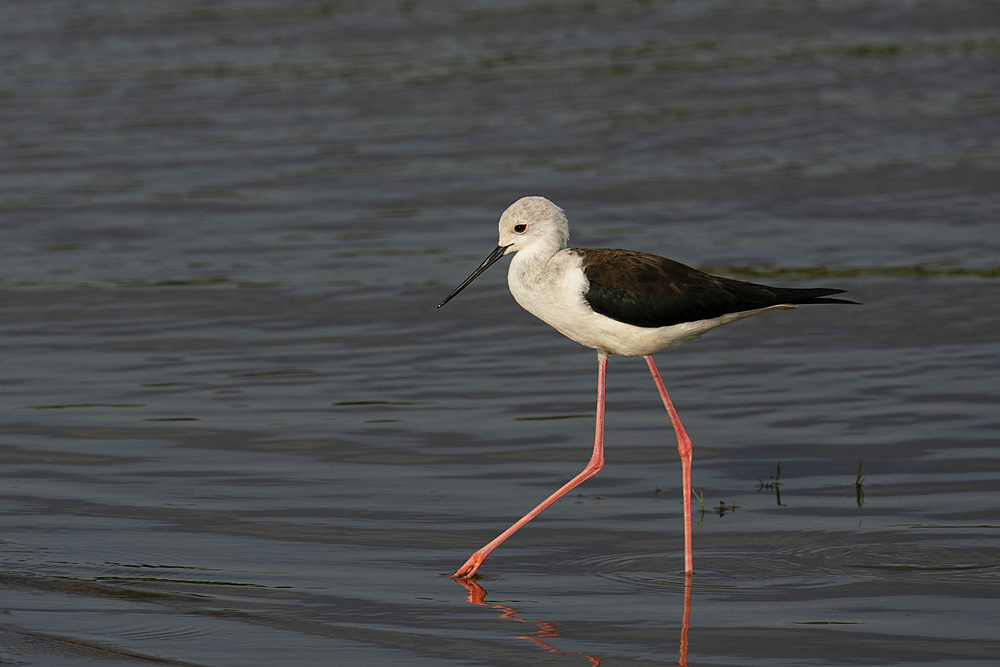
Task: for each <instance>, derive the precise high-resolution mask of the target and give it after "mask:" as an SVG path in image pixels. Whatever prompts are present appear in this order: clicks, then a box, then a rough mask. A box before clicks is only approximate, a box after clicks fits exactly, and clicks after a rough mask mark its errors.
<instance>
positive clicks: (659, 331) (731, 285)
mask: <svg viewBox="0 0 1000 667" xmlns="http://www.w3.org/2000/svg"><path fill="white" fill-rule="evenodd" d="M568 241H569V222H568V221H567V220H566V216H565V215H564V214H563V211H562V209H560V208H559V207H558V206H556V205H555V204H553V203H552V202H550V201H549V200H548V199H545V198H544V197H524V198H522V199H519V200H517V201H516V202H514V203H513V204H512V205H511V206H510V207H509V208H508V209H507V210H506V211H504V213H503V215H502V216H500V241H499V244H498V245H497V247H496V250H494V251H493V252H492V253H490V255H489V257H487V258H486V260H485V261H483V263H482V264H480V265H479V268H477V269H476V270H475V271H473V272H472V275H470V276H469V277H468V278H466V279H465V281H464V282H463V283H462V284H461V285H459V286H458V287H456V288H455V290H454V291H453V292H452V293H451V294H449V295H448V297H447V298H446V299H445V300H444V301H442V302H441V303H440V304H439V305H438V308H440V307H441V306H443V305H444V304H446V303H448V301H450V300H451V298H452V297H454V296H455V295H456V294H458V293H459V292H461V291H462V290H463V289H465V288H466V287H467V286H468V285H469V283H471V282H472V281H473V280H475V279H476V277H477V276H478V275H479V274H481V273H482V272H483V271H485V270H486V269H488V268H489V267H490V266H491V265H492V264H493V263H494V262H496V261H497V260H498V259H500V258H501V257H503V256H504V255H508V254H511V253H517V254H516V255H515V256H514V258H513V259H512V260H511V262H510V268H509V269H508V270H507V284H508V286H509V287H510V292H511V294H513V295H514V299H515V300H517V302H518V303H519V304H521V306H522V307H523V308H524V309H525V310H527V311H528V312H529V313H531V314H532V315H534V316H535V317H537V318H539V319H540V320H542V321H543V322H546V323H548V324H550V325H551V326H553V327H555V329H556V330H557V331H559V332H560V333H562V334H564V335H565V336H567V337H569V338H571V339H573V340H575V341H576V342H578V343H580V344H581V345H585V346H587V347H590V348H593V349H595V350H597V360H598V373H597V427H596V434H595V437H594V453H593V455H592V456H591V457H590V462H589V463H588V464H587V467H585V468H584V469H583V471H582V472H580V474H578V475H577V476H576V477H574V478H573V479H571V480H570V481H569V482H567V483H566V484H564V485H563V486H562V487H561V488H560V489H559V490H558V491H556V492H555V493H553V494H552V495H551V496H549V497H548V498H546V499H545V500H543V501H542V502H541V504H539V505H538V506H537V507H535V508H534V509H533V510H531V511H530V512H528V513H527V514H525V515H524V516H523V517H522V518H521V519H520V520H518V521H517V522H516V523H514V524H513V525H512V526H511V527H510V528H508V529H507V530H505V531H504V532H502V533H500V535H498V536H497V537H496V538H495V539H494V540H493V541H492V542H489V543H488V544H486V545H485V546H483V547H482V548H481V549H479V550H478V551H476V552H475V553H473V554H472V556H470V557H469V560H467V561H466V562H465V564H464V565H462V567H460V568H458V570H457V571H456V572H455V574H453V575H452V576H453V577H458V578H465V577H471V576H472V575H474V574H475V573H476V570H478V569H479V567H480V566H481V565H482V564H483V561H485V560H486V557H487V556H489V555H490V553H491V552H492V551H493V550H494V549H496V548H497V547H498V546H500V544H501V543H502V542H503V541H504V540H506V539H507V538H508V537H510V536H511V535H513V534H514V533H515V532H516V531H517V530H518V529H519V528H521V527H522V526H523V525H524V524H526V523H528V522H529V521H531V520H532V519H533V518H535V517H536V516H537V515H538V514H540V513H541V512H542V510H544V509H545V508H546V507H548V506H549V505H551V504H552V503H554V502H555V501H557V500H558V499H559V498H561V497H563V496H564V495H566V493H568V492H569V491H570V490H571V489H573V488H575V487H576V486H577V485H579V484H581V483H582V482H584V481H585V480H587V479H590V478H591V477H593V476H594V475H595V474H597V472H598V471H599V470H600V469H601V468H602V467H603V466H604V386H605V378H606V376H607V364H608V356H610V355H612V354H617V355H621V356H623V357H637V356H642V357H645V359H646V364H647V365H648V366H649V370H650V372H651V373H652V374H653V381H654V382H655V383H656V389H657V390H658V391H659V393H660V398H661V399H662V401H663V405H664V407H666V409H667V414H669V415H670V422H671V423H672V424H673V427H674V431H675V433H676V434H677V450H678V452H679V453H680V457H681V467H682V474H683V487H684V491H683V493H684V571H685V573H687V574H690V573H692V572H693V571H694V566H693V556H692V550H691V439H690V438H688V435H687V433H686V432H685V431H684V427H683V425H681V420H680V418H679V417H678V416H677V411H676V410H675V409H674V406H673V403H672V402H671V401H670V397H669V396H668V395H667V390H666V388H664V386H663V381H662V380H661V379H660V373H659V371H658V370H657V369H656V363H655V362H654V361H653V356H652V355H653V353H655V352H659V351H660V350H665V349H667V348H668V347H673V346H674V345H677V344H678V343H680V342H682V341H685V340H688V339H691V338H697V337H698V336H701V335H702V334H703V333H705V332H706V331H708V330H709V329H714V328H715V327H719V326H722V325H723V324H729V323H730V322H735V321H736V320H740V319H743V318H744V317H750V316H751V315H757V314H758V313H763V312H765V311H768V310H781V309H789V308H795V307H796V305H797V304H810V303H852V304H853V303H856V302H855V301H848V300H846V299H834V298H830V296H831V295H833V294H841V293H842V292H844V291H845V290H841V289H826V288H805V289H802V288H788V287H769V286H767V285H758V284H755V283H748V282H744V281H741V280H733V279H731V278H721V277H718V276H712V275H709V274H707V273H703V272H701V271H698V270H697V269H693V268H691V267H689V266H685V265H684V264H680V263H679V262H675V261H673V260H669V259H665V258H663V257H658V256H656V255H649V254H646V253H641V252H634V251H631V250H612V249H585V248H567V247H566V244H567V243H568Z"/></svg>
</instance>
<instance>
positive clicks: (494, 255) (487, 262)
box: [438, 245, 510, 308]
mask: <svg viewBox="0 0 1000 667" xmlns="http://www.w3.org/2000/svg"><path fill="white" fill-rule="evenodd" d="M509 247H510V246H509V245H498V246H497V248H496V250H494V251H493V252H491V253H490V256H489V257H487V258H486V259H484V260H483V263H482V264H480V265H479V268H478V269H476V270H475V271H473V272H472V275H471V276H469V277H468V278H466V279H465V281H464V282H463V283H462V284H461V285H459V286H458V287H456V288H455V291H454V292H452V293H451V294H449V295H448V296H447V298H445V300H444V301H442V302H441V303H439V304H438V308H440V307H441V306H443V305H444V304H446V303H448V302H449V301H451V298H452V297H453V296H455V295H456V294H458V293H459V292H461V291H462V290H464V289H465V288H466V287H468V286H469V283H471V282H472V281H473V280H475V279H476V278H478V277H479V274H480V273H482V272H483V271H485V270H486V269H488V268H490V267H491V266H493V264H494V263H495V262H496V261H497V260H498V259H500V258H501V257H503V254H504V252H506V251H507V248H509Z"/></svg>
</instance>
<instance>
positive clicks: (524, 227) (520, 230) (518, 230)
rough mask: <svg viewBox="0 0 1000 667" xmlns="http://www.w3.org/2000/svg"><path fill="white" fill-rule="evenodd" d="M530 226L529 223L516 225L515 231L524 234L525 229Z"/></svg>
mask: <svg viewBox="0 0 1000 667" xmlns="http://www.w3.org/2000/svg"><path fill="white" fill-rule="evenodd" d="M527 228H528V225H514V231H515V232H517V233H518V234H523V233H524V230H526V229H527Z"/></svg>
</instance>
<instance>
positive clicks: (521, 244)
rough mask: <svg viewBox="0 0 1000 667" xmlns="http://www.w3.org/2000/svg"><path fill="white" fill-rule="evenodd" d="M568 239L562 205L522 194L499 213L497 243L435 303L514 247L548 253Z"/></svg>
mask: <svg viewBox="0 0 1000 667" xmlns="http://www.w3.org/2000/svg"><path fill="white" fill-rule="evenodd" d="M567 243H569V222H568V221H567V220H566V216H565V215H564V214H563V212H562V209H561V208H559V207H558V206H556V205H555V204H553V203H552V202H550V201H549V200H548V199H546V198H545V197H522V198H521V199H518V200H517V201H516V202H514V203H513V204H511V205H510V207H508V208H507V210H506V211H504V212H503V215H501V216H500V243H499V244H497V247H496V250H494V251H493V252H492V253H490V256H489V257H487V258H486V259H485V260H484V261H483V263H482V264H480V265H479V268H478V269H476V270H475V271H473V272H472V275H471V276H469V277H468V278H466V279H465V282H463V283H462V284H461V285H459V286H458V287H456V288H455V290H454V291H453V292H452V293H451V294H449V295H448V297H447V298H446V299H445V300H444V301H442V302H441V303H440V304H438V308H440V307H441V306H443V305H444V304H446V303H448V302H449V301H450V300H451V298H452V297H453V296H455V295H456V294H458V293H459V292H461V291H462V290H464V289H465V288H466V287H467V286H468V284H469V283H471V282H472V281H473V280H475V279H476V276H478V275H479V274H480V273H482V272H483V271H485V270H486V269H488V268H490V266H492V265H493V263H494V262H496V261H497V260H498V259H500V258H501V257H503V256H504V255H506V254H508V253H512V252H517V251H518V250H527V249H529V248H530V249H531V250H532V254H534V253H547V254H548V256H549V257H551V256H552V255H554V254H556V253H557V252H559V251H560V250H562V249H563V248H565V247H566V244H567Z"/></svg>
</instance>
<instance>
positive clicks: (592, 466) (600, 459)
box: [451, 352, 608, 579]
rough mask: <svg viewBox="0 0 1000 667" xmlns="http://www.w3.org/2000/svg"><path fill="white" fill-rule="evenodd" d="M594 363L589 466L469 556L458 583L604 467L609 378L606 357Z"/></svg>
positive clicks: (603, 355) (600, 354)
mask: <svg viewBox="0 0 1000 667" xmlns="http://www.w3.org/2000/svg"><path fill="white" fill-rule="evenodd" d="M597 362H598V366H597V427H596V429H595V435H594V453H593V455H591V457H590V463H588V464H587V467H586V468H584V469H583V471H582V472H581V473H580V474H579V475H577V476H576V477H574V478H573V479H571V480H570V481H568V482H566V484H564V485H563V486H562V488H560V489H559V490H558V491H556V492H555V493H553V494H552V495H551V496H549V497H548V498H546V499H545V500H543V501H542V502H541V503H540V504H539V505H538V507H536V508H535V509H533V510H531V511H530V512H528V513H527V514H525V515H524V516H523V517H521V519H519V520H518V521H517V523H515V524H514V525H513V526H511V527H510V528H508V529H507V530H505V531H503V532H502V533H500V534H499V535H497V536H496V539H494V540H493V541H492V542H490V543H489V544H487V545H486V546H484V547H483V548H482V549H480V550H479V551H477V552H475V553H474V554H472V556H470V557H469V560H467V561H465V564H464V565H463V566H462V567H460V568H458V571H456V572H455V574H453V575H451V576H453V577H456V578H458V579H465V578H467V577H471V576H472V575H474V574H475V573H476V570H478V569H479V566H480V565H482V564H483V561H485V560H486V557H487V556H489V555H490V553H492V551H493V550H494V549H496V548H497V547H498V546H500V545H501V544H502V543H503V541H504V540H506V539H507V538H508V537H510V536H511V535H513V534H514V533H516V532H517V531H518V529H520V528H521V526H523V525H524V524H526V523H528V522H529V521H531V520H532V519H534V518H535V517H536V516H538V515H539V514H541V513H542V510H544V509H545V508H546V507H548V506H549V505H551V504H552V503H554V502H555V501H557V500H559V499H560V498H562V497H563V496H565V495H566V494H567V493H569V492H570V491H571V490H572V489H574V488H576V487H577V486H579V485H580V484H582V483H583V482H585V481H586V480H588V479H590V478H591V477H593V476H594V475H596V474H597V473H598V471H599V470H600V469H601V468H603V467H604V383H605V379H606V378H607V375H608V355H606V354H603V353H601V352H598V353H597Z"/></svg>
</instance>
